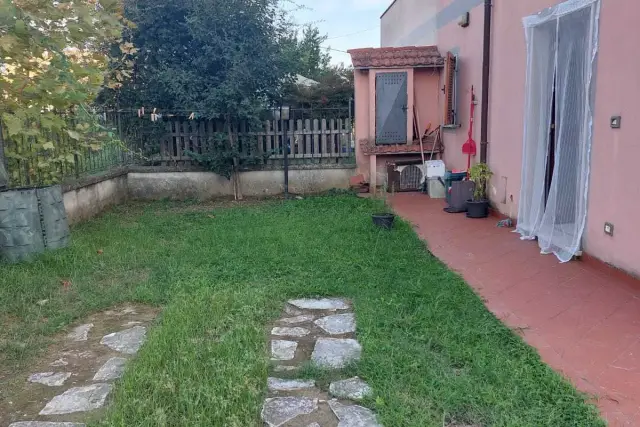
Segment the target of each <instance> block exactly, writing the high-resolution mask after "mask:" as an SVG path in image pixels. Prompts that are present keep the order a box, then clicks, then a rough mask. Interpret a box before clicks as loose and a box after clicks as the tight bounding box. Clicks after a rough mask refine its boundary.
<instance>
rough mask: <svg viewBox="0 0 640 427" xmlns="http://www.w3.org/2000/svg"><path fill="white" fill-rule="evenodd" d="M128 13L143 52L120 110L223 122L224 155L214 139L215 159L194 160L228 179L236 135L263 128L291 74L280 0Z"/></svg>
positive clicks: (149, 7) (148, 0) (170, 5)
mask: <svg viewBox="0 0 640 427" xmlns="http://www.w3.org/2000/svg"><path fill="white" fill-rule="evenodd" d="M125 11H126V15H127V17H128V18H129V19H130V20H132V21H133V22H135V23H136V25H137V28H136V30H135V31H134V34H133V42H134V44H135V46H136V47H138V48H139V49H140V52H139V55H138V57H137V60H136V64H135V73H134V77H133V79H132V81H131V82H130V83H129V84H127V85H125V87H124V88H123V89H122V90H121V91H120V98H119V102H120V105H123V104H125V105H129V106H131V107H134V108H139V107H142V106H145V107H147V108H158V109H160V111H161V112H174V113H183V114H184V115H185V116H188V115H189V114H190V113H191V112H196V113H198V114H199V115H200V116H202V117H204V118H206V119H219V120H222V121H224V126H225V130H226V131H225V135H226V141H227V145H226V148H227V149H226V150H224V151H225V152H221V151H222V150H220V149H219V148H220V147H219V144H218V143H217V142H219V141H220V136H219V135H216V136H215V138H214V139H215V141H212V144H211V145H212V146H216V147H218V149H216V150H211V152H209V153H208V154H207V156H213V157H216V158H210V159H209V160H208V161H207V160H206V159H202V158H201V157H198V158H196V160H198V161H201V162H202V163H204V164H207V165H209V166H210V167H211V168H212V169H213V170H215V171H216V172H219V173H223V174H226V172H225V170H226V169H225V168H226V166H225V167H222V166H221V165H227V161H231V162H232V163H233V165H232V170H233V173H237V171H238V168H239V166H241V164H240V163H241V159H240V157H239V156H237V155H235V153H237V152H238V141H237V135H236V134H235V132H234V131H233V130H234V129H237V127H238V125H239V124H240V123H249V124H250V125H251V124H257V120H258V118H259V117H260V114H261V113H263V112H264V111H265V109H266V108H267V107H268V106H269V105H270V104H272V103H273V102H275V101H274V100H277V99H281V97H282V94H281V90H282V87H283V85H284V84H285V83H287V81H288V80H290V78H291V76H292V74H293V73H292V66H291V64H290V62H289V59H288V57H287V55H284V54H283V50H282V48H283V43H284V42H285V40H286V39H287V37H288V34H289V23H288V21H287V19H286V16H285V13H284V12H283V11H282V10H281V9H280V7H279V2H278V0H226V1H219V0H181V1H172V0H127V1H126V8H125ZM214 142H215V144H214ZM229 153H232V155H230V154H229ZM220 157H221V158H222V159H221V158H220ZM227 166H228V165H227ZM235 182H236V183H237V180H235Z"/></svg>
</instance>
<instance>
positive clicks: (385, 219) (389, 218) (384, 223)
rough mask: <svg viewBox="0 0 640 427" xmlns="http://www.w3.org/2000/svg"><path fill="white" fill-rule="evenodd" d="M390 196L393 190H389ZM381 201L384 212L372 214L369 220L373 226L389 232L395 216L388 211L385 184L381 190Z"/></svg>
mask: <svg viewBox="0 0 640 427" xmlns="http://www.w3.org/2000/svg"><path fill="white" fill-rule="evenodd" d="M391 192H392V194H393V193H394V188H391ZM382 201H383V203H384V206H385V211H384V212H381V213H374V214H372V215H371V220H372V221H373V224H374V225H376V226H377V227H380V228H384V229H386V230H391V229H392V228H393V222H394V221H395V219H396V215H395V214H394V213H392V212H391V211H390V208H389V205H388V204H387V185H386V184H385V185H384V186H383V188H382Z"/></svg>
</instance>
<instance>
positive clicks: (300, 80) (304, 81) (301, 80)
mask: <svg viewBox="0 0 640 427" xmlns="http://www.w3.org/2000/svg"><path fill="white" fill-rule="evenodd" d="M296 84H297V85H298V86H306V87H311V86H315V85H319V84H320V83H318V82H317V81H315V80H312V79H310V78H308V77H305V76H303V75H300V74H296Z"/></svg>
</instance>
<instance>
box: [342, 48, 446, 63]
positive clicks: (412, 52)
mask: <svg viewBox="0 0 640 427" xmlns="http://www.w3.org/2000/svg"><path fill="white" fill-rule="evenodd" d="M348 53H349V54H350V55H351V61H352V62H353V66H354V68H387V67H389V68H391V67H443V66H444V58H443V57H442V56H441V55H440V52H438V48H437V47H436V46H406V47H380V48H373V47H368V48H364V49H351V50H349V51H348Z"/></svg>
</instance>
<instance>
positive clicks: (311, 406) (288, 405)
mask: <svg viewBox="0 0 640 427" xmlns="http://www.w3.org/2000/svg"><path fill="white" fill-rule="evenodd" d="M317 409H318V399H311V398H308V397H274V398H270V399H265V401H264V406H263V407H262V414H261V415H262V419H263V420H264V422H265V423H267V425H268V426H269V427H280V426H281V425H283V424H285V423H287V422H288V421H291V420H292V419H294V418H295V417H297V416H299V415H306V414H310V413H312V412H314V411H315V410H317Z"/></svg>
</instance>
